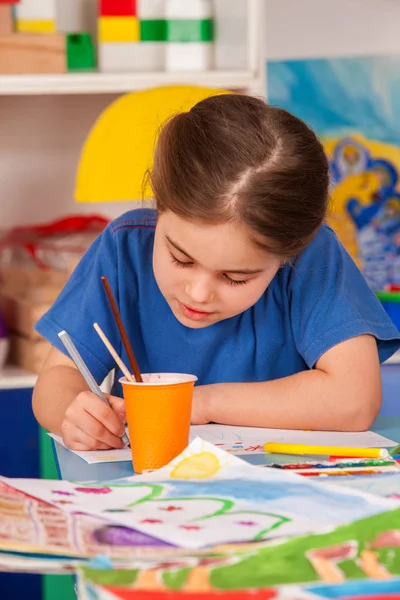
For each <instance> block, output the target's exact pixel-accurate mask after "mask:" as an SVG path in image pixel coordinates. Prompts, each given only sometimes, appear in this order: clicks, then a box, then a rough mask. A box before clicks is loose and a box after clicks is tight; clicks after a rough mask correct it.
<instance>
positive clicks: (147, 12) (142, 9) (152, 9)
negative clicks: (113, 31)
mask: <svg viewBox="0 0 400 600" xmlns="http://www.w3.org/2000/svg"><path fill="white" fill-rule="evenodd" d="M137 16H138V17H139V19H149V20H150V19H155V20H159V19H165V0H137Z"/></svg>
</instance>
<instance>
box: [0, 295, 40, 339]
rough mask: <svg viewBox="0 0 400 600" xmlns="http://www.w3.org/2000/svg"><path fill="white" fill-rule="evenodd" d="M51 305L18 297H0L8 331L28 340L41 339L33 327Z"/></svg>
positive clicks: (0, 304)
mask: <svg viewBox="0 0 400 600" xmlns="http://www.w3.org/2000/svg"><path fill="white" fill-rule="evenodd" d="M51 304H52V303H51V302H32V301H30V300H26V299H24V298H19V297H18V296H9V295H1V296H0V306H1V310H2V313H3V315H4V318H5V320H6V324H7V328H8V330H9V331H10V332H12V333H17V334H21V335H23V336H24V337H26V338H30V339H42V338H41V336H40V335H39V334H38V333H36V331H35V330H34V329H33V326H34V324H35V323H36V321H38V320H39V319H40V317H41V316H42V315H44V313H45V312H47V311H48V310H49V308H50V307H51Z"/></svg>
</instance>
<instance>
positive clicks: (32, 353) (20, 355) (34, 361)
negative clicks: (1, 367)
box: [9, 333, 51, 373]
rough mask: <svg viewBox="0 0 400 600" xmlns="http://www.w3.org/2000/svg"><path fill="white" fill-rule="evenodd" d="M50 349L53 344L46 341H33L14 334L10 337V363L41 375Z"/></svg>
mask: <svg viewBox="0 0 400 600" xmlns="http://www.w3.org/2000/svg"><path fill="white" fill-rule="evenodd" d="M50 348H51V344H50V343H49V342H48V341H46V340H43V339H37V340H33V339H29V338H25V337H23V336H22V335H18V334H16V333H13V334H11V335H10V354H9V362H10V363H11V364H13V365H18V366H19V367H22V368H23V369H26V370H27V371H32V372H33V373H39V372H40V370H41V368H42V366H43V363H44V361H45V360H46V358H47V355H48V353H49V351H50Z"/></svg>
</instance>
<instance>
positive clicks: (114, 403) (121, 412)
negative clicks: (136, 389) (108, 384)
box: [107, 396, 126, 423]
mask: <svg viewBox="0 0 400 600" xmlns="http://www.w3.org/2000/svg"><path fill="white" fill-rule="evenodd" d="M107 399H108V401H109V403H110V404H111V408H112V409H113V411H114V412H115V414H116V415H117V416H118V418H119V419H120V420H121V422H122V423H126V409H125V400H124V399H123V398H118V397H117V396H108V398H107Z"/></svg>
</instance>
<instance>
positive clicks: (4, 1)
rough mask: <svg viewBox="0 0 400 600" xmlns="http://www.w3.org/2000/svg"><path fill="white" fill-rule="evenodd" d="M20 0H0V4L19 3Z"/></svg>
mask: <svg viewBox="0 0 400 600" xmlns="http://www.w3.org/2000/svg"><path fill="white" fill-rule="evenodd" d="M18 2H19V0H0V4H18Z"/></svg>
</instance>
